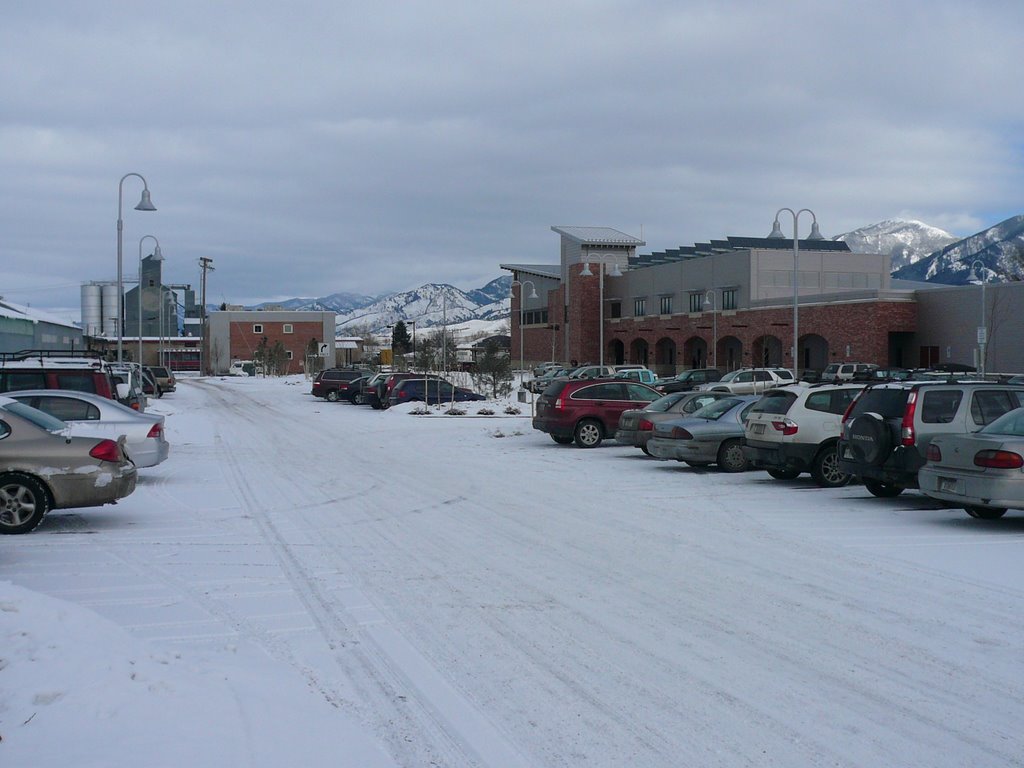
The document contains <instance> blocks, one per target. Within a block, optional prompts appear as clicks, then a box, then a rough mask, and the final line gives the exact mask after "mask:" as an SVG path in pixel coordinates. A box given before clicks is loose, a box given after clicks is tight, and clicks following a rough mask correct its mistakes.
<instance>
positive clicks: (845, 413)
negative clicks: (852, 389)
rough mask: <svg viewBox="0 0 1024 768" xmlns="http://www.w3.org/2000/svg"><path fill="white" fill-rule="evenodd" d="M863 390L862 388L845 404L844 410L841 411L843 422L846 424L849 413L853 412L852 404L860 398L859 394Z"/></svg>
mask: <svg viewBox="0 0 1024 768" xmlns="http://www.w3.org/2000/svg"><path fill="white" fill-rule="evenodd" d="M863 392H864V390H863V389H862V390H861V391H860V392H858V393H857V394H856V396H854V398H853V400H851V401H850V404H849V405H848V406H846V411H844V412H843V422H842V423H843V424H846V422H847V421H849V420H850V414H851V413H852V412H853V406H854V405H856V404H857V401H858V400H860V396H861V394H862V393H863Z"/></svg>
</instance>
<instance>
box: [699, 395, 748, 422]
mask: <svg viewBox="0 0 1024 768" xmlns="http://www.w3.org/2000/svg"><path fill="white" fill-rule="evenodd" d="M741 402H743V401H742V400H737V399H736V398H735V397H725V398H722V399H721V400H716V401H715V402H713V403H711V404H710V405H705V406H704V407H703V408H701V409H700V410H699V411H694V412H693V418H695V419H708V420H710V421H716V420H718V419H720V418H722V417H723V416H724V415H725V414H727V413H728V412H729V411H731V410H732V409H733V408H735V407H736V405H737V404H738V403H741Z"/></svg>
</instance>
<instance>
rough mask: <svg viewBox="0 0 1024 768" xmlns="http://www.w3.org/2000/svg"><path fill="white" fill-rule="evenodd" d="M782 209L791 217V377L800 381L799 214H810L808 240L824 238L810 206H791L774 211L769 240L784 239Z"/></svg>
mask: <svg viewBox="0 0 1024 768" xmlns="http://www.w3.org/2000/svg"><path fill="white" fill-rule="evenodd" d="M783 211H789V213H790V215H791V216H792V217H793V378H794V379H795V380H796V381H800V346H799V345H800V310H799V302H800V241H799V240H798V239H797V237H798V234H797V223H798V222H799V221H800V214H801V213H809V214H811V234H810V235H808V236H807V239H808V240H824V239H825V238H824V237H823V236H822V234H821V231H820V230H819V229H818V217H817V216H815V215H814V211H812V210H811V209H810V208H801V209H800V210H799V211H794V210H793V209H792V208H779V210H778V211H776V212H775V222H774V223H773V224H772V231H771V234H770V235H768V238H769V239H770V240H785V239H786V236H785V235H784V234H782V229H781V227H779V214H780V213H782V212H783Z"/></svg>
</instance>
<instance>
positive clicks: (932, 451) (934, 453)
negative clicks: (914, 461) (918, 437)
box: [928, 443, 977, 463]
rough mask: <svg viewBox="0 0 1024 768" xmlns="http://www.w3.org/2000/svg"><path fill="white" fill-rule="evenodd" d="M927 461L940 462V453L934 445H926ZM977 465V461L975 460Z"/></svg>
mask: <svg viewBox="0 0 1024 768" xmlns="http://www.w3.org/2000/svg"><path fill="white" fill-rule="evenodd" d="M928 461H942V451H940V450H939V446H937V445H936V444H935V443H928ZM975 463H977V459H975Z"/></svg>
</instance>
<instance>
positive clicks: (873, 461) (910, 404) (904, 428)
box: [838, 380, 1024, 497]
mask: <svg viewBox="0 0 1024 768" xmlns="http://www.w3.org/2000/svg"><path fill="white" fill-rule="evenodd" d="M1022 405H1024V386H1019V385H1018V386H1015V385H1009V384H996V383H994V382H987V381H954V380H950V381H929V382H925V381H902V382H891V383H887V384H876V385H874V386H869V387H867V388H866V389H865V390H864V391H863V392H862V393H861V394H860V396H859V397H858V398H857V399H856V400H854V401H853V403H852V404H851V405H850V408H849V409H848V410H847V412H846V415H845V416H844V417H843V429H842V435H841V437H840V440H839V448H838V451H839V468H840V470H841V471H843V472H848V473H849V474H851V475H853V476H855V477H859V478H860V479H861V480H863V481H864V486H865V487H866V488H867V489H868V491H870V492H871V493H872V494H874V495H875V496H882V497H886V496H897V495H899V494H900V493H901V492H902V491H903V490H904V489H906V488H917V487H918V485H917V471H918V470H919V469H920V468H921V467H922V466H923V465H924V463H925V461H926V457H927V452H928V444H929V443H930V442H931V440H932V438H933V437H935V436H936V435H947V434H969V433H971V432H977V431H978V430H980V429H981V428H982V427H983V426H985V425H986V424H988V423H990V422H992V421H995V420H996V419H997V418H999V417H1000V416H1002V415H1003V414H1004V413H1006V412H1007V411H1011V410H1013V409H1014V408H1019V407H1021V406H1022Z"/></svg>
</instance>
